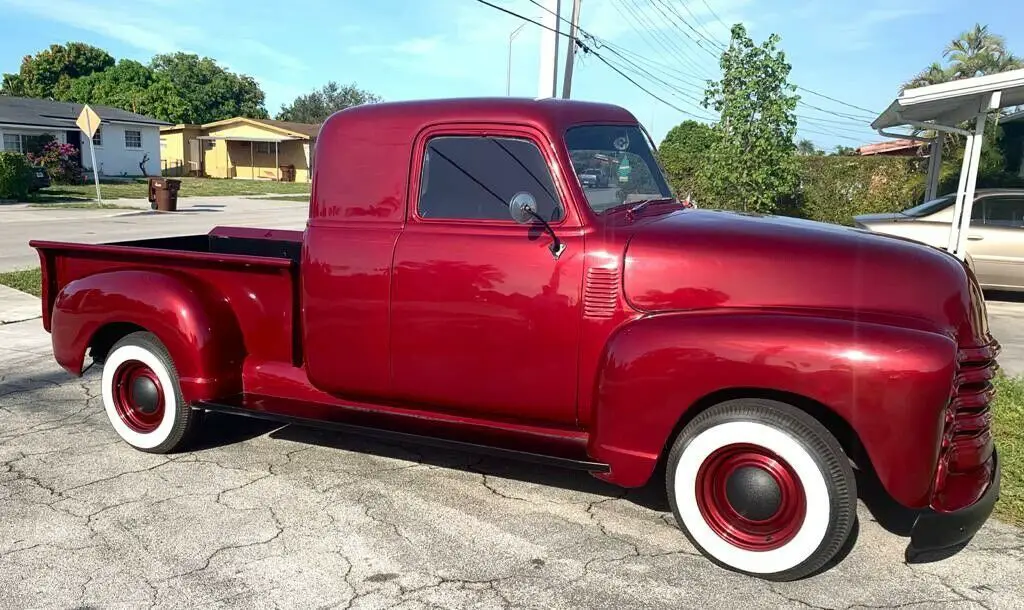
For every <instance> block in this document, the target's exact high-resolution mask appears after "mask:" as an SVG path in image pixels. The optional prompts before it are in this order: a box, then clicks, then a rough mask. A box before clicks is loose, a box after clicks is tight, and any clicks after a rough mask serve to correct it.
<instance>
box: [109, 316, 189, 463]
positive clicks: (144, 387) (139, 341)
mask: <svg viewBox="0 0 1024 610" xmlns="http://www.w3.org/2000/svg"><path fill="white" fill-rule="evenodd" d="M101 384H102V394H103V407H104V409H105V410H106V412H107V418H108V419H109V420H110V424H111V425H112V426H113V427H114V431H115V432H117V434H118V436H120V437H121V438H122V439H123V440H124V441H125V442H126V443H128V444H129V445H131V446H132V447H135V448H136V449H138V450H140V451H146V452H148V453H169V452H172V451H175V450H177V449H180V448H181V447H183V446H184V445H185V444H186V443H187V442H188V440H189V437H190V436H191V432H192V431H193V429H194V428H196V427H197V423H198V417H197V413H195V412H194V411H193V410H192V408H191V407H189V405H188V404H187V403H186V402H185V400H184V399H183V398H182V395H181V387H180V384H179V382H178V372H177V370H176V369H175V368H174V362H173V361H172V360H171V357H170V355H169V354H168V353H167V348H165V347H164V345H163V344H162V343H160V341H159V340H158V339H157V338H156V337H155V336H154V335H152V334H150V333H148V332H137V333H132V334H130V335H128V336H126V337H125V338H123V339H121V340H120V341H118V342H117V343H116V344H115V345H114V347H113V348H112V349H111V350H110V353H109V354H107V357H106V359H105V361H104V363H103V376H102V380H101Z"/></svg>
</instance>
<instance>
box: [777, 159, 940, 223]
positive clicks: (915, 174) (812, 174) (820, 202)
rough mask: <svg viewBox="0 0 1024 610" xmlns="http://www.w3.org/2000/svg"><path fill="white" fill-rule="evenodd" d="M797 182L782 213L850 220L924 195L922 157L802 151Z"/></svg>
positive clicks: (904, 206)
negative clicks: (814, 153) (816, 153)
mask: <svg viewBox="0 0 1024 610" xmlns="http://www.w3.org/2000/svg"><path fill="white" fill-rule="evenodd" d="M797 165H798V172H799V176H800V184H799V187H798V191H797V193H795V195H794V198H793V200H791V201H788V202H786V203H785V204H784V205H783V206H782V210H781V211H782V212H783V213H786V214H789V215H793V216H800V217H803V218H809V219H811V220H818V221H821V222H831V223H836V224H844V225H852V224H853V217H854V216H857V215H859V214H875V213H885V212H899V211H900V210H905V209H907V208H909V207H911V206H913V205H915V204H917V203H920V201H921V199H922V197H923V196H924V187H925V184H924V179H925V177H924V167H925V166H924V161H923V160H921V159H916V158H907V157H851V156H836V155H830V156H824V157H822V156H807V157H799V158H798V160H797Z"/></svg>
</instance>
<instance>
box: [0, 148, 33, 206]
mask: <svg viewBox="0 0 1024 610" xmlns="http://www.w3.org/2000/svg"><path fill="white" fill-rule="evenodd" d="M33 176H34V174H33V172H32V166H31V165H29V163H28V160H27V159H26V158H25V155H23V154H21V153H15V152H5V153H0V199H14V200H16V201H24V200H25V199H26V198H27V197H28V192H29V189H30V188H31V187H32V180H33Z"/></svg>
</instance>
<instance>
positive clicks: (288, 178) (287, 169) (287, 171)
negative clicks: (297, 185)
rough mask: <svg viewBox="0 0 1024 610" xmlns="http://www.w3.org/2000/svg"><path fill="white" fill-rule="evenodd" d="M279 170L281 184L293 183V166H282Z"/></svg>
mask: <svg viewBox="0 0 1024 610" xmlns="http://www.w3.org/2000/svg"><path fill="white" fill-rule="evenodd" d="M280 169H281V182H295V166H294V165H282V166H281V167H280Z"/></svg>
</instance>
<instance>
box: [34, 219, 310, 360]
mask: <svg viewBox="0 0 1024 610" xmlns="http://www.w3.org/2000/svg"><path fill="white" fill-rule="evenodd" d="M302 235H303V234H302V232H301V231H279V230H266V229H249V228H238V227H216V228H214V229H213V230H212V231H210V232H209V233H207V234H199V235H184V236H177V237H158V238H153V239H141V240H130V241H121V242H111V243H104V244H80V243H67V242H48V241H33V242H31V243H30V245H31V246H32V247H34V248H37V249H38V251H39V259H40V266H41V268H42V274H43V278H42V279H43V282H42V284H43V286H42V288H43V294H42V297H43V298H42V310H43V311H42V313H43V326H44V327H45V328H46V330H48V331H49V330H51V318H52V314H53V310H54V305H55V303H56V300H57V297H58V295H59V294H60V293H61V291H62V290H63V289H64V288H65V287H66V286H67V285H68V284H70V283H72V282H75V281H76V280H80V279H82V278H86V277H88V276H91V275H95V274H99V273H108V272H116V271H120V270H132V271H154V272H159V273H169V274H173V275H174V276H176V277H179V278H184V279H185V280H186V281H187V282H188V283H189V285H191V286H193V290H195V291H197V292H199V293H202V294H203V295H205V296H206V297H208V298H212V299H215V300H220V299H223V300H226V301H227V302H229V303H230V304H231V308H232V310H233V311H234V313H235V316H236V317H237V319H238V320H237V322H238V325H239V327H240V328H239V330H240V331H241V333H242V336H243V337H244V339H245V348H246V351H247V354H248V355H249V356H253V357H257V358H259V359H261V360H262V359H266V360H275V361H284V362H298V361H299V360H300V356H299V355H298V354H301V346H300V342H301V337H300V335H301V333H300V332H299V330H298V315H297V312H298V311H299V306H298V300H299V291H298V286H299V282H298V268H299V259H300V257H301V252H302Z"/></svg>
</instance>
